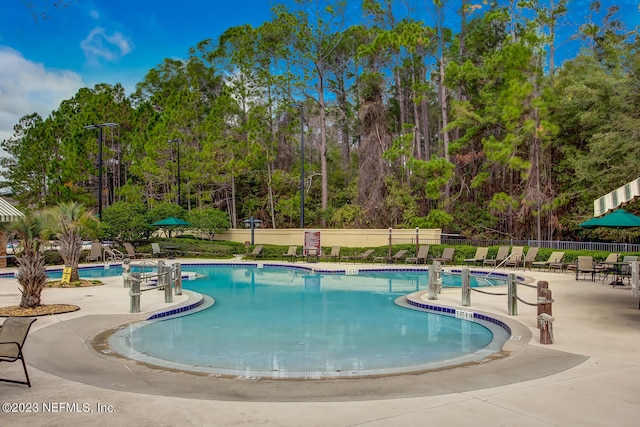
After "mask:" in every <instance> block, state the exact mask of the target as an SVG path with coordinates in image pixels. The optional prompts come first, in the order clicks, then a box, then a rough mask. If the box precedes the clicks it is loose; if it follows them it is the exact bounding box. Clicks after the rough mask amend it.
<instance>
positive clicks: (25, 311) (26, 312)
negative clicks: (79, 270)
mask: <svg viewBox="0 0 640 427" xmlns="http://www.w3.org/2000/svg"><path fill="white" fill-rule="evenodd" d="M100 285H102V282H101V281H99V280H79V281H77V282H72V283H61V281H60V280H52V281H50V282H47V285H46V286H47V288H84V287H88V286H100ZM78 310H80V307H78V306H77V305H72V304H43V305H40V306H38V307H33V308H22V307H20V306H17V305H13V306H10V307H0V317H35V316H50V315H52V314H62V313H71V312H72V311H78Z"/></svg>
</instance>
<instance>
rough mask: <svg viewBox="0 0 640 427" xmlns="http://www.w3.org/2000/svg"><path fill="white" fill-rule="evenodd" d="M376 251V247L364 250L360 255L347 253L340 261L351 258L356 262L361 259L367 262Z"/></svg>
mask: <svg viewBox="0 0 640 427" xmlns="http://www.w3.org/2000/svg"><path fill="white" fill-rule="evenodd" d="M374 252H375V250H374V249H367V250H366V251H364V252H363V253H361V254H359V255H351V256H349V255H345V256H341V257H340V261H342V260H344V261H345V262H346V261H349V260H353V262H354V263H356V262H358V261H360V262H367V261H368V260H369V258H371V255H373V253H374Z"/></svg>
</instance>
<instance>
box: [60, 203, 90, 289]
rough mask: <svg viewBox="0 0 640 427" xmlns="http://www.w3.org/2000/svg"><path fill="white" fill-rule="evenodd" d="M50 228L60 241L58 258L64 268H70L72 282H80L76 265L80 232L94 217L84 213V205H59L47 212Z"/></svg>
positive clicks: (80, 247) (80, 238) (79, 247)
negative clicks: (60, 258)
mask: <svg viewBox="0 0 640 427" xmlns="http://www.w3.org/2000/svg"><path fill="white" fill-rule="evenodd" d="M49 215H50V221H52V224H51V228H52V230H53V231H54V232H55V233H56V234H57V235H58V239H59V240H60V256H61V257H62V260H63V261H64V264H65V266H67V267H71V278H70V280H71V281H72V282H75V281H78V280H80V276H79V274H78V264H80V254H81V253H82V236H81V233H82V232H86V231H87V230H88V229H89V227H88V225H89V224H90V223H91V222H92V221H95V217H94V216H93V214H92V213H91V212H89V211H86V210H85V208H84V205H82V204H79V203H76V202H70V203H60V204H58V206H57V207H55V208H54V209H53V210H52V211H50V212H49Z"/></svg>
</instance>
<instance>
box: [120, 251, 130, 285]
mask: <svg viewBox="0 0 640 427" xmlns="http://www.w3.org/2000/svg"><path fill="white" fill-rule="evenodd" d="M122 279H123V280H122V282H123V284H122V285H123V286H124V287H125V288H130V287H131V260H130V259H129V258H125V259H124V261H122Z"/></svg>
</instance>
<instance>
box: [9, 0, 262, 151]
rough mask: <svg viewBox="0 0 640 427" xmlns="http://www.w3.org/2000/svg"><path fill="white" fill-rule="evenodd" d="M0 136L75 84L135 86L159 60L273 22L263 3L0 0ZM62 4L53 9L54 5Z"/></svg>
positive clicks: (47, 109) (53, 103) (51, 107)
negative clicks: (249, 26) (208, 40)
mask: <svg viewBox="0 0 640 427" xmlns="http://www.w3.org/2000/svg"><path fill="white" fill-rule="evenodd" d="M0 3H1V4H2V7H1V8H0V141H1V140H3V139H7V138H9V137H11V136H12V134H13V126H14V125H15V124H16V123H17V122H18V120H19V119H20V118H21V117H22V116H24V115H25V114H30V113H33V112H38V113H40V114H41V115H43V117H46V116H48V115H49V113H50V112H51V111H52V110H54V109H56V108H57V106H58V105H59V103H60V102H61V101H62V100H64V99H68V98H70V97H72V96H73V95H74V94H75V93H76V92H77V90H78V89H79V88H81V87H85V86H87V87H93V85H95V84H97V83H110V84H115V83H122V84H123V85H124V86H125V88H126V89H127V93H130V92H131V91H132V90H133V89H135V84H136V83H138V82H139V81H141V80H142V79H143V78H144V76H145V74H146V73H147V72H148V71H149V70H150V69H151V68H153V67H155V66H156V65H157V64H159V63H161V62H162V60H163V59H164V58H170V57H175V58H184V57H185V56H186V55H187V52H188V50H189V48H190V47H192V46H194V45H195V44H197V43H198V42H199V41H201V40H204V39H206V38H216V37H217V36H218V35H220V34H221V32H223V31H224V30H226V29H228V28H230V27H233V26H236V25H242V24H246V23H249V24H252V25H256V26H257V25H260V24H261V23H263V22H264V21H266V20H269V19H271V12H270V9H271V5H272V2H271V1H269V0H242V1H229V0H226V1H219V0H210V1H203V0H179V1H172V2H163V1H154V2H151V1H144V0H127V1H124V0H103V1H85V0H0ZM60 3H61V4H67V6H62V7H55V6H53V5H54V4H60Z"/></svg>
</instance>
